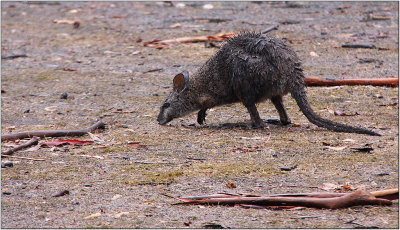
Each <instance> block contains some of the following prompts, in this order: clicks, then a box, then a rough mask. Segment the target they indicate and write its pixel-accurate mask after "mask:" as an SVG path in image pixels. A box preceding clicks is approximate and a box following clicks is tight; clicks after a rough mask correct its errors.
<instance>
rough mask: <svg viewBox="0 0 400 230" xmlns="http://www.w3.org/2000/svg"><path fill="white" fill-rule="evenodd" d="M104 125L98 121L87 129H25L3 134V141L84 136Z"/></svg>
mask: <svg viewBox="0 0 400 230" xmlns="http://www.w3.org/2000/svg"><path fill="white" fill-rule="evenodd" d="M104 126H105V124H104V123H103V122H102V121H98V122H96V123H95V124H94V125H92V126H90V127H89V128H87V129H70V130H39V131H25V132H20V133H13V134H5V135H2V136H1V141H4V140H16V139H22V138H28V137H33V136H37V137H64V136H82V135H85V134H87V133H88V132H93V131H94V130H96V129H100V128H104Z"/></svg>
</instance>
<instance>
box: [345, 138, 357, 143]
mask: <svg viewBox="0 0 400 230" xmlns="http://www.w3.org/2000/svg"><path fill="white" fill-rule="evenodd" d="M343 141H344V142H356V141H355V140H353V139H344V140H343Z"/></svg>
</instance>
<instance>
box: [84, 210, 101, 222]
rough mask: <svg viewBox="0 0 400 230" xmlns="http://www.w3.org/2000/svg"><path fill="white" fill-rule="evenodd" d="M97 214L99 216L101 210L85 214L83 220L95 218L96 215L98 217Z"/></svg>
mask: <svg viewBox="0 0 400 230" xmlns="http://www.w3.org/2000/svg"><path fill="white" fill-rule="evenodd" d="M99 216H101V212H98V213H94V214H92V215H89V216H86V217H85V218H84V219H85V220H86V219H92V218H96V217H99Z"/></svg>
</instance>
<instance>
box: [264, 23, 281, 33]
mask: <svg viewBox="0 0 400 230" xmlns="http://www.w3.org/2000/svg"><path fill="white" fill-rule="evenodd" d="M278 28H279V25H278V24H276V25H273V26H270V27H268V28H267V29H265V30H263V31H261V33H262V34H266V33H268V32H270V31H272V30H277V29H278Z"/></svg>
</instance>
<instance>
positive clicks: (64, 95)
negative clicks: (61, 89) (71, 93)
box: [60, 93, 68, 99]
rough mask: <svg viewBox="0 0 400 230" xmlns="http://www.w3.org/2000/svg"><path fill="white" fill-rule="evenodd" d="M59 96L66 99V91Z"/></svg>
mask: <svg viewBox="0 0 400 230" xmlns="http://www.w3.org/2000/svg"><path fill="white" fill-rule="evenodd" d="M60 98H61V99H67V98H68V93H62V94H61V97H60Z"/></svg>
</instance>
